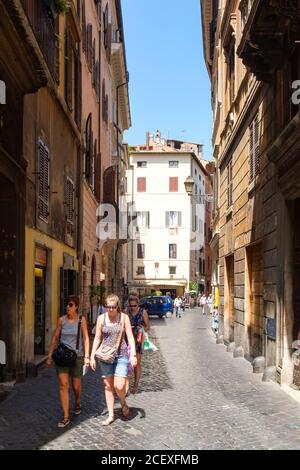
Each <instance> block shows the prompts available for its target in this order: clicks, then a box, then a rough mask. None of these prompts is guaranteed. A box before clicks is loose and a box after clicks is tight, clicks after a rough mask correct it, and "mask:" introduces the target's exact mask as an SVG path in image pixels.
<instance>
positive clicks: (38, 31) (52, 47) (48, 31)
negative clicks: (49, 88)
mask: <svg viewBox="0 0 300 470" xmlns="http://www.w3.org/2000/svg"><path fill="white" fill-rule="evenodd" d="M22 3H23V7H24V11H25V13H26V15H27V17H28V19H29V22H30V24H31V27H32V30H33V32H34V35H35V37H36V40H37V42H38V44H39V47H40V49H41V51H42V54H43V56H44V59H45V61H46V63H47V66H48V69H49V71H50V73H51V75H52V77H53V79H54V80H58V70H57V64H56V53H57V48H56V35H55V21H54V18H53V16H52V14H51V12H50V10H49V9H47V7H46V3H45V2H43V1H38V2H37V1H36V0H22Z"/></svg>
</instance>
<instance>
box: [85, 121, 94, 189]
mask: <svg viewBox="0 0 300 470" xmlns="http://www.w3.org/2000/svg"><path fill="white" fill-rule="evenodd" d="M93 173H94V153H93V131H92V114H89V116H88V118H87V121H86V127H85V178H86V180H87V182H88V184H89V185H90V186H91V187H92V186H93V177H94V175H93Z"/></svg>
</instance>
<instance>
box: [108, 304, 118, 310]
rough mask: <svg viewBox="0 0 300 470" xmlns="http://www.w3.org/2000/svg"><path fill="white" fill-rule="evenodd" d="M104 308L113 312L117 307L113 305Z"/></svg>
mask: <svg viewBox="0 0 300 470" xmlns="http://www.w3.org/2000/svg"><path fill="white" fill-rule="evenodd" d="M106 308H107V310H115V309H116V308H118V307H117V306H115V305H110V306H108V305H106Z"/></svg>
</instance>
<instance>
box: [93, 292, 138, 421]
mask: <svg viewBox="0 0 300 470" xmlns="http://www.w3.org/2000/svg"><path fill="white" fill-rule="evenodd" d="M106 309H107V312H106V313H103V314H102V315H100V316H99V317H98V320H97V324H96V335H95V339H94V343H93V348H92V353H91V360H90V365H91V368H92V370H96V358H97V356H100V358H99V363H100V369H101V375H102V378H103V381H104V387H105V399H106V404H107V408H108V418H107V419H106V420H105V421H103V423H102V424H103V426H107V425H109V424H111V423H112V422H113V421H114V402H115V395H114V392H116V393H117V395H118V397H119V399H120V403H121V408H122V414H123V416H124V418H128V416H129V408H128V406H127V404H126V400H125V382H126V377H127V372H128V364H129V360H130V361H131V364H132V366H133V367H135V366H136V363H137V359H136V352H135V343H134V338H133V335H132V329H131V325H130V321H129V318H128V316H127V315H125V314H124V313H122V312H121V306H120V300H119V297H117V296H116V295H114V294H111V295H109V296H108V297H107V298H106ZM125 333H126V336H127V339H128V342H129V345H130V357H129V355H128V350H127V343H126V341H125ZM100 343H101V347H100V348H99V345H100ZM113 348H116V350H117V354H116V356H115V359H114V361H113V363H109V362H104V361H103V360H101V357H102V358H103V354H101V351H102V352H103V351H104V350H105V349H106V350H109V349H113Z"/></svg>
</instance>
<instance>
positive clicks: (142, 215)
mask: <svg viewBox="0 0 300 470" xmlns="http://www.w3.org/2000/svg"><path fill="white" fill-rule="evenodd" d="M137 226H138V227H139V228H149V227H150V212H138V213H137Z"/></svg>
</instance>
